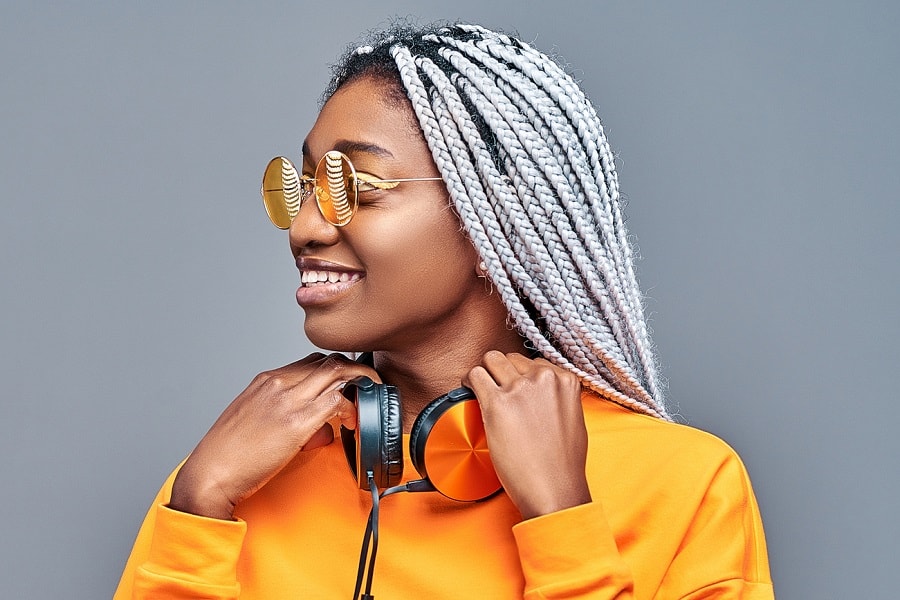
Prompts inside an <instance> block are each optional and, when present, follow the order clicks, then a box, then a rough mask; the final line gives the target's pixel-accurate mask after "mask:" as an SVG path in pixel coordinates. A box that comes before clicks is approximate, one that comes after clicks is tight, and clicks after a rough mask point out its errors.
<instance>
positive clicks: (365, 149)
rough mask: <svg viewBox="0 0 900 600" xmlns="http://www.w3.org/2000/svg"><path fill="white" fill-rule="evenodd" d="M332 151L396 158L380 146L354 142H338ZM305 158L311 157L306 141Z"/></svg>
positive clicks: (304, 147)
mask: <svg viewBox="0 0 900 600" xmlns="http://www.w3.org/2000/svg"><path fill="white" fill-rule="evenodd" d="M332 150H337V151H338V152H341V153H343V154H346V155H347V156H350V155H352V154H359V153H364V154H375V155H377V156H383V157H385V158H394V154H393V153H392V152H391V151H390V150H388V149H387V148H382V147H381V146H379V145H378V144H372V143H370V142H358V141H353V140H338V141H337V142H336V143H335V145H334V148H332ZM302 152H303V158H307V157H308V156H309V155H310V151H309V145H308V144H307V143H306V141H304V142H303V149H302Z"/></svg>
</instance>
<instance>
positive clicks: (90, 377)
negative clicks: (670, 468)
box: [0, 0, 900, 599]
mask: <svg viewBox="0 0 900 600" xmlns="http://www.w3.org/2000/svg"><path fill="white" fill-rule="evenodd" d="M551 4H552V7H551ZM390 15H417V16H420V17H423V18H424V19H426V20H431V19H435V18H450V19H456V18H461V19H464V20H471V21H479V22H482V23H485V24H487V25H490V26H497V27H505V28H507V29H512V30H517V31H518V32H519V33H520V34H521V36H522V37H524V38H525V39H527V40H531V41H533V42H534V43H535V44H536V45H537V46H538V47H539V48H542V49H544V50H553V51H555V52H557V53H558V54H559V55H560V57H561V58H562V59H563V60H564V61H566V62H568V63H570V64H571V68H572V69H573V71H574V73H575V74H576V77H577V78H578V79H580V80H582V81H583V83H584V86H585V88H586V89H587V90H588V92H589V94H590V95H591V97H592V98H593V99H594V101H595V103H596V105H597V107H598V110H599V112H600V114H601V116H602V117H603V119H604V121H605V123H606V125H607V128H608V132H609V135H610V138H611V141H612V144H613V146H614V149H615V150H616V151H617V152H618V154H619V157H620V160H619V167H620V179H621V183H622V187H623V190H624V192H625V193H626V194H627V196H628V200H629V203H628V207H627V213H628V218H629V224H630V227H631V231H632V233H633V234H634V236H635V239H636V242H637V246H638V248H639V250H640V254H641V256H642V260H641V261H640V264H639V274H640V279H641V282H642V285H643V286H644V289H645V290H646V291H647V295H648V306H649V311H650V314H651V315H652V318H653V329H654V332H653V333H654V337H655V341H656V343H657V345H658V349H659V354H660V356H661V359H662V363H663V366H664V372H665V374H666V376H667V377H668V379H669V381H670V386H669V396H670V398H671V400H672V402H673V403H674V404H676V405H677V406H678V407H679V413H680V415H681V416H682V418H683V419H684V420H685V421H687V422H689V423H691V424H693V425H695V426H698V427H701V428H704V429H708V430H710V431H712V432H714V433H716V434H718V435H719V436H721V437H723V438H725V439H726V440H728V441H729V442H730V443H731V444H732V445H733V446H734V447H735V448H736V449H737V450H738V451H739V452H740V454H741V455H742V456H743V458H744V460H745V462H746V463H747V466H748V468H749V471H750V474H751V476H752V478H753V482H754V485H755V489H756V493H757V495H758V497H759V501H760V505H761V508H762V512H763V517H764V520H765V525H766V531H767V534H768V541H769V549H770V558H771V563H772V572H773V575H774V578H775V581H776V591H777V593H778V595H779V597H780V598H814V599H818V598H893V597H896V590H895V587H894V586H893V585H892V584H893V582H895V581H896V577H895V575H896V567H894V566H893V564H892V563H893V562H894V561H895V559H896V558H897V556H898V554H900V545H898V539H900V528H898V517H897V512H896V502H897V501H896V498H897V497H898V493H897V492H898V490H897V488H898V481H897V480H898V465H897V462H898V461H897V457H898V455H900V453H898V442H897V435H896V431H897V429H898V425H900V423H898V418H897V413H896V410H895V409H894V406H895V404H896V401H897V392H896V389H897V386H896V384H895V381H896V370H897V369H896V366H895V364H896V362H897V349H896V348H897V343H898V341H900V335H898V334H900V332H898V328H900V318H898V309H897V307H898V305H900V268H898V264H897V263H898V258H900V243H898V235H897V233H896V228H897V227H898V225H900V209H898V195H900V175H898V173H900V169H898V168H897V163H898V156H900V135H898V129H900V127H898V125H900V117H898V111H897V108H898V107H900V82H898V75H897V73H898V71H900V60H898V59H900V43H898V35H897V32H898V31H900V8H898V4H897V3H893V2H855V3H852V4H851V3H835V2H818V3H787V4H785V3H782V2H772V1H765V2H755V3H746V4H736V3H720V2H707V3H696V2H691V3H662V2H661V3H658V4H644V3H633V2H587V1H585V2H574V1H561V2H555V3H548V2H541V3H533V4H531V3H523V2H522V1H521V0H516V1H513V0H505V1H498V2H483V1H481V0H459V1H456V2H452V3H451V2H442V3H434V4H425V5H423V4H420V3H417V2H401V1H396V0H387V1H385V2H381V3H376V2H363V1H361V0H352V1H349V2H339V3H331V2H317V3H312V2H290V3H279V4H258V5H255V6H253V7H250V6H249V3H248V5H247V6H244V5H239V4H236V3H217V4H212V3H209V4H205V3H204V4H200V3H184V4H182V3H163V4H160V3H155V4H153V5H151V4H149V3H147V4H145V5H144V6H134V5H132V6H128V5H122V4H112V3H110V4H106V5H104V4H92V5H76V4H75V3H65V4H63V3H60V4H59V5H49V4H41V3H25V2H22V3H19V6H11V5H10V4H9V3H5V4H4V5H3V7H2V8H0V89H2V100H0V115H2V116H0V128H2V129H0V140H2V145H0V182H2V195H0V198H2V222H0V228H2V230H0V275H2V279H0V281H2V283H0V286H2V288H0V315H2V316H0V381H2V387H0V411H2V412H0V485H2V490H0V509H2V518H0V522H2V525H0V597H2V598H62V597H66V598H85V599H89V598H103V597H109V596H110V595H111V594H112V591H113V588H114V586H115V584H116V581H117V579H118V576H119V572H120V570H121V568H122V566H123V563H124V561H125V558H126V556H127V553H128V551H129V548H130V545H131V543H132V541H133V538H134V534H135V533H136V531H137V528H138V525H139V523H140V520H141V518H142V517H143V514H144V512H145V511H146V509H147V507H148V505H149V503H150V501H151V499H152V497H153V495H154V493H155V492H156V490H157V488H158V486H159V485H160V483H161V482H162V481H163V479H164V478H165V477H166V475H167V474H168V472H169V471H170V469H171V468H172V467H174V466H175V465H176V464H177V463H178V461H179V460H181V459H182V458H183V457H184V456H185V455H186V454H187V453H188V452H189V451H190V450H191V448H193V446H194V444H195V443H196V441H197V440H198V439H199V438H200V437H201V436H202V435H203V433H204V432H205V431H206V429H207V427H208V426H209V425H210V424H211V423H212V421H213V420H214V419H215V418H216V416H217V415H218V413H219V412H220V411H221V410H222V408H223V407H224V406H225V405H226V404H227V403H228V402H229V401H230V400H231V399H232V398H233V397H234V396H235V395H236V394H237V393H238V392H239V391H240V390H241V389H243V387H244V386H245V385H246V383H247V382H249V380H250V379H251V378H252V377H253V376H254V374H256V373H257V372H258V371H260V370H263V369H266V368H269V367H273V366H277V365H281V364H284V363H287V362H289V361H292V360H295V359H296V358H298V357H300V356H302V355H305V354H306V353H307V352H309V351H310V346H309V344H308V343H307V342H306V341H305V339H304V338H303V335H302V329H301V324H302V319H301V313H300V311H299V310H298V309H297V307H296V305H295V304H294V300H293V290H294V288H295V286H296V281H297V275H296V272H295V270H294V268H293V265H292V262H291V259H290V255H289V252H288V248H287V243H286V236H285V234H283V233H280V232H278V231H276V230H275V229H274V228H272V227H271V225H270V224H269V223H268V221H267V219H266V216H265V214H264V212H263V210H262V206H261V203H260V201H259V198H258V195H257V189H258V183H259V177H260V174H261V169H262V167H263V166H264V165H265V163H266V161H267V160H268V159H269V158H270V157H272V156H274V155H275V154H281V153H284V154H288V155H290V156H297V154H298V153H299V144H300V142H301V140H302V138H303V136H304V134H305V132H306V130H307V129H308V128H309V126H310V125H311V123H312V121H313V119H314V116H315V113H316V101H317V98H318V95H319V93H320V91H321V89H322V87H323V85H324V84H325V82H326V80H327V76H328V71H327V64H328V63H329V62H330V61H332V60H333V59H334V58H335V57H336V56H337V55H338V54H339V52H340V51H341V50H342V48H343V47H344V45H345V44H347V43H349V42H350V41H352V40H353V39H355V38H356V37H357V36H358V35H359V34H361V33H362V32H363V31H364V30H366V29H367V28H369V27H373V26H376V25H378V24H379V23H383V22H384V21H385V19H386V18H387V17H389V16H390ZM711 551H712V550H711Z"/></svg>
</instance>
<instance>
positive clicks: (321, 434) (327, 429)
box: [303, 423, 334, 450]
mask: <svg viewBox="0 0 900 600" xmlns="http://www.w3.org/2000/svg"><path fill="white" fill-rule="evenodd" d="M333 441H334V429H332V428H331V424H330V423H325V424H324V425H322V427H320V428H319V430H318V431H316V432H315V433H314V434H313V436H312V437H311V438H309V441H307V442H306V443H305V444H304V445H303V450H315V449H316V448H321V447H322V446H327V445H328V444H330V443H331V442H333Z"/></svg>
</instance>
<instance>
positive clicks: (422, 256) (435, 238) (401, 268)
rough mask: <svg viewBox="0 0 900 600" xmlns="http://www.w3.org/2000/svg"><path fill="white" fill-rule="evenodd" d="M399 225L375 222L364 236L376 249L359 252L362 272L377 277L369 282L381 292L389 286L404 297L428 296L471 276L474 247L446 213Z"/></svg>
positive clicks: (429, 214)
mask: <svg viewBox="0 0 900 600" xmlns="http://www.w3.org/2000/svg"><path fill="white" fill-rule="evenodd" d="M399 221H400V220H395V219H392V220H387V219H385V220H384V221H383V222H379V223H377V224H376V223H373V226H372V229H371V230H370V231H369V232H368V233H370V234H371V235H370V236H367V237H368V238H369V239H370V240H371V243H372V245H373V246H374V245H375V244H378V246H379V248H378V249H377V250H376V249H375V248H374V247H373V248H371V249H370V251H369V252H365V251H363V250H362V249H360V254H361V255H364V256H366V258H367V260H366V262H367V264H366V268H367V269H369V270H371V273H372V275H373V276H377V277H373V281H372V282H371V283H372V284H374V285H375V286H376V289H377V290H378V291H379V292H386V293H389V290H388V289H385V286H386V285H388V284H389V285H390V287H391V288H393V289H396V290H398V291H399V290H403V293H406V294H409V293H411V294H414V295H415V296H418V297H422V296H432V294H431V293H429V291H430V290H434V291H438V290H440V291H441V293H445V292H444V290H445V289H446V288H447V287H456V286H460V285H463V284H464V282H466V281H467V280H468V279H470V278H474V277H475V275H474V273H475V263H476V262H477V259H476V254H475V249H474V248H473V247H472V244H471V243H470V242H469V240H468V238H466V236H465V234H464V233H463V232H462V231H461V230H460V226H459V221H458V220H457V218H456V216H455V215H454V214H453V213H452V212H451V211H450V210H449V209H442V210H435V211H428V212H425V211H423V212H422V213H419V214H410V215H408V218H407V219H406V220H404V221H403V222H402V223H401V222H399ZM470 276H471V277H470Z"/></svg>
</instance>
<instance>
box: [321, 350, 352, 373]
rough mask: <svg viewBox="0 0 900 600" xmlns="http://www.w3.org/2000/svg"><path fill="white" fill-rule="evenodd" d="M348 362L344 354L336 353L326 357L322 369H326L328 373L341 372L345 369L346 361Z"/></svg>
mask: <svg viewBox="0 0 900 600" xmlns="http://www.w3.org/2000/svg"><path fill="white" fill-rule="evenodd" d="M346 360H347V359H346V358H345V357H344V355H343V354H339V353H337V352H335V353H332V354H329V355H328V356H326V357H324V359H323V360H322V364H321V365H320V368H322V369H326V370H328V371H340V370H341V369H343V368H344V361H346Z"/></svg>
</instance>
